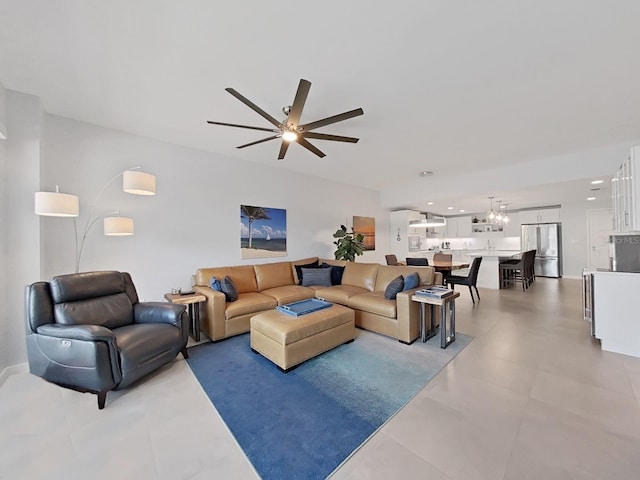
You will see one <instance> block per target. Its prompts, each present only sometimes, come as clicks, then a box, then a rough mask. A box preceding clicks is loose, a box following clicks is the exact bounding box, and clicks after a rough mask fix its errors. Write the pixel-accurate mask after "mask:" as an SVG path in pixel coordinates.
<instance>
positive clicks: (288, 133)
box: [282, 130, 298, 142]
mask: <svg viewBox="0 0 640 480" xmlns="http://www.w3.org/2000/svg"><path fill="white" fill-rule="evenodd" d="M282 139H283V140H286V141H287V142H295V141H296V140H297V139H298V134H297V133H296V132H294V131H292V130H285V131H284V132H282Z"/></svg>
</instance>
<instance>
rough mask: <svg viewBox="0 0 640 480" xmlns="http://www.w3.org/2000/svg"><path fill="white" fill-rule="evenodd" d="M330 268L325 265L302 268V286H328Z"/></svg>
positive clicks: (329, 284) (329, 283) (329, 282)
mask: <svg viewBox="0 0 640 480" xmlns="http://www.w3.org/2000/svg"><path fill="white" fill-rule="evenodd" d="M331 268H332V267H330V266H328V265H327V268H324V267H319V268H302V269H301V272H302V286H303V287H310V286H318V287H330V286H331Z"/></svg>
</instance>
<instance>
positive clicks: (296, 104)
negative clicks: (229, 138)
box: [207, 79, 364, 160]
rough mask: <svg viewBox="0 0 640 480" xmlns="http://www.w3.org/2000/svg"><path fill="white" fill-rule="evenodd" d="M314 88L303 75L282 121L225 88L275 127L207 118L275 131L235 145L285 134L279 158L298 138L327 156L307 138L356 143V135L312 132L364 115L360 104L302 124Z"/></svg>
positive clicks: (304, 145) (300, 142)
mask: <svg viewBox="0 0 640 480" xmlns="http://www.w3.org/2000/svg"><path fill="white" fill-rule="evenodd" d="M310 88H311V82H309V81H308V80H304V79H300V83H299V84H298V90H297V91H296V96H295V98H294V100H293V105H291V106H287V107H284V108H283V109H282V112H283V113H284V114H285V115H286V116H287V118H286V119H284V120H283V121H282V122H280V121H278V120H276V119H275V118H274V117H272V116H271V115H269V114H268V113H267V112H265V111H264V110H262V109H261V108H260V107H258V106H257V105H256V104H255V103H253V102H252V101H251V100H249V99H247V98H246V97H244V96H242V95H241V94H240V93H238V92H237V91H236V90H234V89H233V88H225V90H226V91H227V92H229V93H230V94H231V95H233V96H234V97H236V98H237V99H238V100H240V101H241V102H242V103H244V104H245V105H246V106H247V107H249V108H250V109H252V110H253V111H255V112H257V113H258V114H259V115H260V116H262V117H264V118H265V119H267V120H268V121H269V123H271V124H273V126H275V127H276V128H263V127H252V126H249V125H238V124H235V123H225V122H214V121H211V120H208V121H207V123H210V124H213V125H224V126H226V127H238V128H248V129H250V130H261V131H263V132H272V133H274V134H275V135H272V136H270V137H267V138H263V139H261V140H256V141H255V142H251V143H247V144H245V145H240V146H239V147H236V148H245V147H250V146H251V145H257V144H258V143H262V142H268V141H269V140H275V139H276V138H282V144H281V145H280V153H279V154H278V160H282V159H283V158H284V156H285V155H286V153H287V149H288V148H289V144H291V142H296V143H298V144H300V145H302V146H303V147H304V148H306V149H307V150H309V151H311V152H313V153H315V154H316V155H317V156H319V157H324V156H325V154H324V153H323V152H322V151H320V150H319V149H318V148H316V147H315V146H313V145H312V144H311V143H310V142H309V141H308V140H307V139H308V138H313V139H316V140H333V141H336V142H348V143H356V142H357V141H358V140H359V139H358V138H353V137H344V136H342V135H329V134H327V133H317V132H313V131H312V130H315V129H316V128H320V127H324V126H326V125H331V124H332V123H337V122H341V121H342V120H347V119H349V118H353V117H357V116H359V115H363V114H364V111H363V110H362V109H361V108H356V109H355V110H349V111H348V112H344V113H340V114H338V115H333V116H331V117H327V118H323V119H322V120H316V121H315V122H311V123H305V124H304V125H299V122H300V116H301V115H302V109H303V108H304V103H305V102H306V100H307V95H309V89H310Z"/></svg>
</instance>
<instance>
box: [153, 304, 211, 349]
mask: <svg viewBox="0 0 640 480" xmlns="http://www.w3.org/2000/svg"><path fill="white" fill-rule="evenodd" d="M164 298H165V299H166V300H167V301H168V302H170V303H178V304H180V305H186V306H187V311H188V312H189V318H190V319H191V322H190V324H189V333H190V334H191V336H192V337H193V339H194V340H195V341H196V342H199V341H200V305H199V304H200V302H205V301H206V300H207V298H206V297H205V296H204V295H201V294H199V293H187V294H180V293H165V294H164Z"/></svg>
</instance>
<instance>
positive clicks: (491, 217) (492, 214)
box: [487, 197, 496, 222]
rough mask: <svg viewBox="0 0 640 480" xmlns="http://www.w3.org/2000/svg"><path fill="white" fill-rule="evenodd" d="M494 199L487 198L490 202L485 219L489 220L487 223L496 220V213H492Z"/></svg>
mask: <svg viewBox="0 0 640 480" xmlns="http://www.w3.org/2000/svg"><path fill="white" fill-rule="evenodd" d="M494 198H495V197H489V200H491V208H490V209H489V211H488V212H487V219H488V220H489V222H491V221H493V219H494V218H496V212H494V211H493V199H494Z"/></svg>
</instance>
